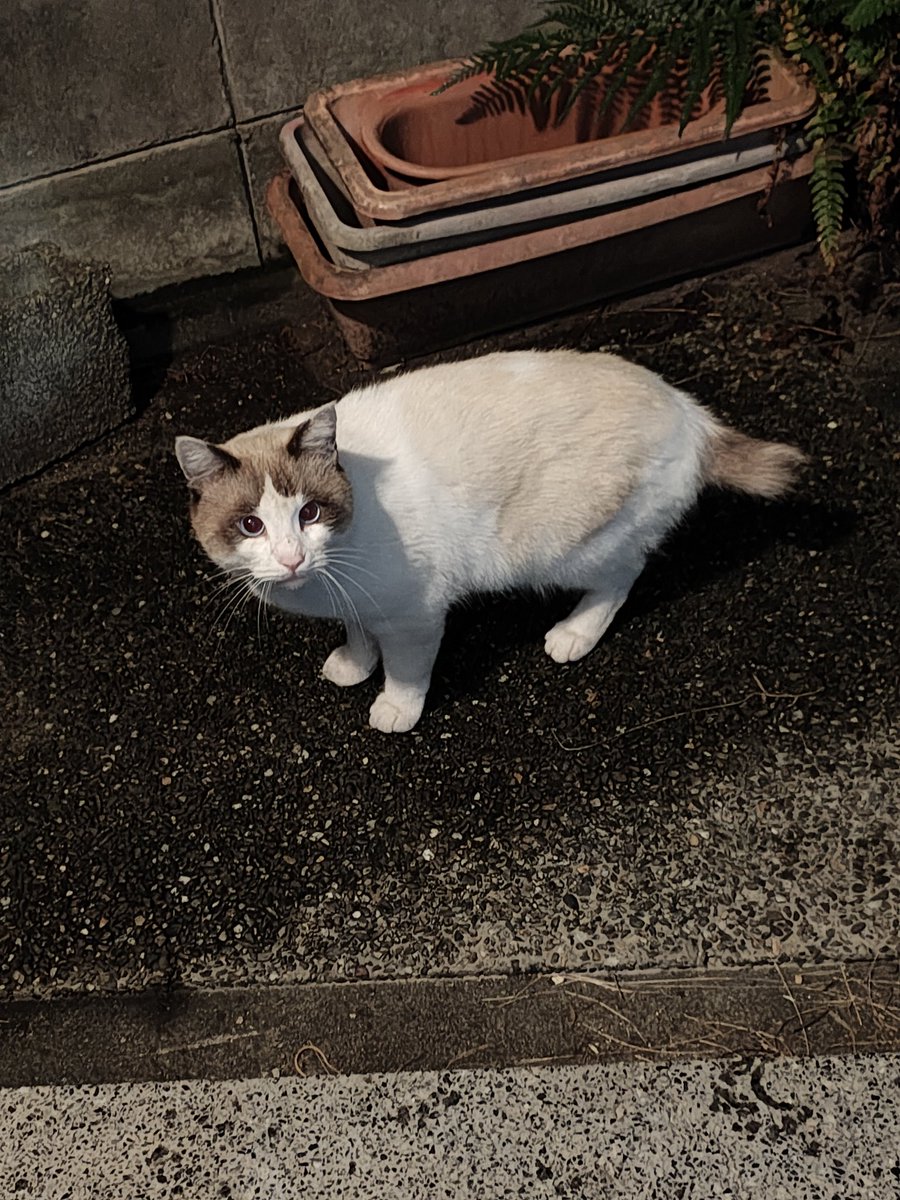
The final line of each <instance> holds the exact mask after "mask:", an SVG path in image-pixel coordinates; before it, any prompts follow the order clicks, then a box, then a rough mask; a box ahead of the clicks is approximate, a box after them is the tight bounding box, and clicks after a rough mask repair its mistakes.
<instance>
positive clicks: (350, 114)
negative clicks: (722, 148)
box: [305, 58, 815, 221]
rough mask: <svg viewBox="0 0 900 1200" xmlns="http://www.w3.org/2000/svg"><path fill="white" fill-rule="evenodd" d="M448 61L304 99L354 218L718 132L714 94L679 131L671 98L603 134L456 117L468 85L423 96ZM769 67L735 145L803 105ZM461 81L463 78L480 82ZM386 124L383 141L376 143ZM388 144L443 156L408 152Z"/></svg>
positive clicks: (408, 210) (795, 86) (735, 132)
mask: <svg viewBox="0 0 900 1200" xmlns="http://www.w3.org/2000/svg"><path fill="white" fill-rule="evenodd" d="M456 65H457V64H455V63H453V62H446V63H436V64H430V65H429V66H425V67H420V68H418V69H416V70H414V71H410V72H407V73H405V74H403V75H394V76H385V77H381V78H378V79H363V80H356V81H354V82H352V83H345V84H341V85H339V86H337V87H334V88H329V89H327V90H326V91H322V92H315V93H313V95H312V96H310V97H309V98H308V100H307V102H306V107H305V115H306V117H307V120H308V121H309V123H310V125H311V126H312V127H313V129H314V130H315V133H316V135H317V136H318V137H319V139H320V140H321V142H322V145H323V147H324V148H325V150H326V152H327V154H328V157H329V158H330V160H331V162H332V163H333V164H334V166H335V168H336V169H337V171H338V173H339V175H340V178H341V180H342V182H343V185H344V187H345V188H346V190H347V193H348V195H349V196H350V198H351V200H352V202H353V205H354V208H355V209H356V210H357V213H358V214H359V215H360V217H361V218H369V219H371V220H380V221H398V220H402V219H405V218H407V217H411V216H417V215H420V214H421V213H424V212H433V211H435V210H436V209H443V208H453V207H456V206H459V205H464V204H471V203H473V202H475V201H481V200H485V199H489V198H492V197H498V196H509V195H513V194H516V193H518V192H521V191H525V190H528V189H531V188H540V187H544V186H546V185H548V184H552V185H558V184H559V183H560V182H561V181H564V180H572V179H577V178H579V177H581V176H584V175H588V174H591V173H600V172H604V171H613V170H617V169H620V168H629V169H632V170H633V169H634V168H635V167H636V166H637V164H642V167H643V169H648V168H647V164H648V163H649V162H650V161H651V160H659V159H665V158H666V157H667V156H676V159H675V161H677V160H678V156H682V155H689V154H690V153H691V152H694V151H696V150H697V149H698V148H701V147H708V146H710V145H712V144H715V143H717V142H721V140H722V134H723V129H724V108H723V105H722V104H721V103H717V104H714V105H712V106H711V107H710V108H709V109H708V111H707V112H706V113H705V115H703V116H701V117H700V118H699V119H697V120H695V121H691V122H690V124H689V125H688V126H687V127H686V129H685V131H684V133H683V134H682V135H681V136H680V137H679V135H678V122H677V114H678V106H677V104H676V105H674V107H673V106H672V105H671V104H666V103H665V102H664V99H663V101H661V103H660V106H659V107H658V109H657V110H656V116H655V117H654V120H655V121H656V124H654V125H651V126H648V127H647V128H643V129H634V130H631V131H629V132H621V131H620V132H614V133H613V134H612V136H604V137H595V136H593V135H594V134H595V133H596V132H597V131H598V130H597V129H596V128H595V127H592V126H591V125H590V123H586V122H585V120H584V119H583V117H582V116H579V113H578V111H577V110H576V111H575V112H574V113H573V115H572V117H571V118H570V119H569V120H567V121H566V122H564V123H563V125H561V126H560V127H558V128H554V127H549V128H548V127H547V126H546V125H545V127H544V128H543V129H542V128H539V127H537V126H536V125H535V121H534V119H533V114H532V113H531V112H529V111H527V110H526V111H524V112H523V111H520V110H519V109H518V108H517V107H516V106H515V105H513V106H512V110H511V111H509V112H506V111H500V112H498V113H491V112H487V113H486V115H484V116H482V117H481V118H480V119H478V120H475V121H472V122H468V121H461V120H460V118H464V117H465V114H466V111H467V108H468V107H469V105H470V102H471V97H472V94H473V92H472V88H469V89H466V88H465V87H464V85H460V90H459V92H458V93H457V89H455V88H454V89H451V90H450V91H449V92H446V93H444V94H443V95H442V96H432V95H430V93H431V92H432V91H433V90H434V89H435V88H436V87H437V86H439V85H440V84H441V83H442V82H443V81H444V80H445V79H446V78H447V76H448V75H449V74H450V73H451V72H452V70H453V69H454V67H455V66H456ZM769 65H770V78H769V80H768V82H767V84H766V85H765V89H764V94H763V96H762V98H761V99H760V100H759V102H758V103H754V104H751V105H749V106H748V107H747V108H745V109H744V111H743V113H742V114H741V115H740V116H739V117H738V119H737V120H736V121H735V123H734V125H733V127H732V131H731V138H732V139H733V140H734V141H735V143H736V146H737V148H740V140H741V139H742V138H744V137H746V136H747V135H750V134H759V133H760V132H762V131H764V130H773V129H776V128H782V127H784V126H790V125H792V124H794V123H796V122H798V121H801V120H803V119H804V118H805V117H806V116H807V115H808V114H809V112H810V111H811V110H812V107H813V104H814V103H815V93H814V92H813V90H812V89H811V88H810V87H809V86H808V84H806V82H805V81H804V80H803V79H802V78H801V77H800V76H799V75H797V74H796V73H795V72H794V71H792V70H790V69H789V68H788V67H787V66H786V65H785V64H783V63H782V62H780V61H779V60H777V59H774V58H773V59H772V60H771V61H770V64H769ZM469 82H470V83H471V84H472V87H475V86H483V84H484V82H485V80H484V78H482V80H481V82H480V84H479V83H478V81H477V80H473V81H469ZM429 114H430V115H429ZM435 114H437V116H436V117H435ZM666 117H668V118H669V119H668V120H666V119H664V118H666ZM388 129H389V130H390V131H391V137H390V145H385V144H384V141H383V135H384V133H385V131H386V130H388ZM557 139H558V140H557ZM563 139H564V140H563ZM467 147H468V148H467ZM397 151H402V153H403V154H407V155H409V154H410V153H415V154H418V155H419V156H420V157H424V158H426V159H432V160H435V159H441V158H444V159H445V161H444V162H435V161H431V162H415V161H413V160H411V159H409V158H408V157H407V158H403V157H402V155H401V154H399V153H397ZM682 161H683V160H682ZM667 165H673V164H667ZM413 170H415V171H418V172H419V175H420V177H422V173H423V172H425V173H429V172H430V174H431V177H440V178H434V181H433V182H424V183H421V182H416V181H415V180H413V179H412V178H411V173H412V172H413ZM389 189H394V190H389Z"/></svg>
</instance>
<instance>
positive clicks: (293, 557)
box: [275, 550, 306, 575]
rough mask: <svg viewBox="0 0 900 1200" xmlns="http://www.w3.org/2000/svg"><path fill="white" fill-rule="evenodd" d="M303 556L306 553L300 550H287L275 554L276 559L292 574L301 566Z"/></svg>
mask: <svg viewBox="0 0 900 1200" xmlns="http://www.w3.org/2000/svg"><path fill="white" fill-rule="evenodd" d="M305 558H306V555H305V554H304V553H303V552H302V551H300V550H289V551H286V552H284V553H283V554H276V555H275V559H276V561H277V562H279V563H280V564H281V565H282V566H283V567H284V568H286V570H288V571H290V572H291V574H292V575H293V574H295V573H296V571H297V568H298V567H300V566H302V564H303V560H304V559H305Z"/></svg>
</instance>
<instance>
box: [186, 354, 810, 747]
mask: <svg viewBox="0 0 900 1200" xmlns="http://www.w3.org/2000/svg"><path fill="white" fill-rule="evenodd" d="M176 454H177V456H178V461H179V463H180V464H181V468H182V470H183V471H184V474H185V476H186V477H187V480H188V484H189V485H190V488H191V490H192V493H193V505H192V521H193V526H194V530H195V532H196V535H197V537H198V539H199V541H200V543H201V545H202V546H203V548H204V549H205V550H206V552H207V554H208V555H209V556H210V558H212V559H213V561H214V562H215V563H216V564H217V565H218V566H220V567H222V568H223V569H225V570H226V571H228V572H232V573H234V574H235V575H236V576H238V577H240V578H242V579H244V580H245V581H246V582H247V584H248V587H250V588H252V589H253V590H254V591H255V592H256V594H257V595H259V596H261V597H262V599H263V600H264V601H266V602H268V603H271V604H276V605H278V606H279V607H280V608H284V609H287V610H289V611H290V612H296V613H301V614H303V615H304V616H313V617H340V619H341V620H342V621H343V623H344V626H345V628H346V636H347V640H346V643H345V644H344V645H342V646H340V647H339V648H338V649H336V650H334V651H333V652H332V653H331V655H330V656H329V657H328V659H327V660H326V662H325V665H324V668H323V670H324V674H325V676H326V678H328V679H330V680H331V681H332V682H333V683H336V684H339V685H341V686H349V685H351V684H355V683H360V682H361V681H362V680H364V679H366V678H368V676H369V675H371V673H372V672H373V671H374V670H375V667H376V665H377V663H378V659H379V657H380V658H381V661H382V663H383V666H384V675H385V682H384V690H383V691H382V692H381V693H380V694H379V696H378V697H377V699H376V700H375V703H374V704H373V705H372V708H371V711H370V724H371V725H373V726H374V727H375V728H376V729H381V730H384V731H385V732H395V733H399V732H403V731H405V730H408V729H412V727H413V726H414V725H415V724H416V722H417V721H418V719H419V717H420V715H421V713H422V708H423V705H424V703H425V696H426V693H427V691H428V686H429V682H430V679H431V669H432V665H433V663H434V659H435V656H436V654H437V651H438V647H439V645H440V642H441V637H442V634H443V631H444V619H445V617H446V614H447V610H448V609H449V608H450V606H451V605H452V604H453V603H454V601H456V600H458V599H459V598H460V597H462V596H465V595H467V594H470V593H473V592H481V591H487V590H492V591H493V590H498V589H506V588H536V589H544V588H547V587H550V586H553V587H562V588H575V589H578V590H579V591H582V592H583V593H584V595H583V596H582V598H581V600H580V601H579V602H578V604H577V605H576V607H575V608H574V609H573V611H572V612H571V613H570V614H569V616H568V617H566V618H565V620H563V621H560V622H559V623H558V624H556V625H554V626H553V628H552V629H550V630H549V631H548V632H547V635H546V639H545V642H544V648H545V649H546V651H547V653H548V654H549V655H550V657H551V658H553V659H554V660H555V661H556V662H560V663H565V662H571V661H572V660H574V659H578V658H581V657H582V656H583V655H585V654H587V653H588V652H589V651H590V650H592V649H593V647H594V646H595V645H596V644H597V641H598V640H599V639H600V638H601V637H602V635H603V633H604V632H605V631H606V629H607V628H608V626H609V624H610V622H611V621H612V619H613V617H614V616H615V614H616V612H617V611H618V609H619V608H620V607H621V605H622V604H623V602H624V600H625V598H626V596H627V595H628V592H629V589H630V588H631V585H632V584H633V583H634V581H635V579H636V578H637V576H638V575H639V574H640V572H641V570H642V568H643V566H644V563H645V561H646V558H647V555H648V554H649V553H650V552H651V551H652V550H653V549H654V548H655V547H656V546H658V545H659V543H660V542H661V541H662V539H663V538H664V537H665V535H666V533H667V532H668V531H669V530H670V529H671V528H672V527H673V526H674V525H675V524H676V523H677V522H678V521H679V520H680V518H681V517H682V515H683V514H684V513H685V511H686V510H687V509H688V508H689V507H690V506H691V505H692V504H693V503H694V501H695V499H696V497H697V494H698V493H699V491H700V490H701V488H703V487H704V485H706V484H718V485H720V486H724V487H731V488H735V489H738V490H741V491H745V492H750V493H752V494H755V495H759V496H767V497H774V496H778V495H780V494H781V493H782V492H783V491H785V490H786V489H787V488H788V487H789V486H790V484H791V479H792V475H793V473H794V471H795V468H796V467H797V466H798V464H799V463H800V462H801V461H802V460H803V455H802V454H801V453H800V451H799V450H796V449H794V448H793V447H791V446H787V445H785V444H783V443H779V442H761V441H756V440H755V439H752V438H749V437H746V436H745V435H744V434H741V433H738V432H737V431H736V430H733V429H730V428H728V427H727V426H726V425H723V424H722V423H721V422H719V421H717V420H716V418H715V417H713V416H712V415H711V414H710V413H709V412H708V411H706V410H705V409H704V408H701V407H700V405H699V404H697V403H696V401H694V400H693V399H692V398H691V397H690V396H688V395H686V394H685V393H684V392H680V391H678V390H677V389H676V388H674V387H670V386H669V385H668V384H667V383H665V382H664V381H663V380H662V379H660V378H659V377H658V376H656V375H654V374H653V373H652V372H650V371H647V370H644V369H643V368H642V367H637V366H634V365H632V364H630V363H627V362H625V361H623V360H622V359H620V358H617V357H615V356H613V355H610V354H581V353H577V352H574V351H568V350H559V351H550V352H538V351H525V352H513V353H500V354H490V355H487V356H486V357H483V358H476V359H470V360H468V361H466V362H460V363H453V364H448V365H443V366H436V367H427V368H425V369H422V370H419V371H413V372H410V373H408V374H401V375H396V376H393V377H391V378H390V379H387V380H383V381H379V382H376V383H372V384H370V385H368V386H366V387H362V388H359V389H357V390H355V391H353V392H351V393H350V394H349V395H347V396H345V397H344V398H343V399H342V400H340V401H338V403H337V404H328V405H325V406H324V407H322V408H319V409H316V410H314V411H312V412H305V413H299V414H297V415H296V416H294V417H291V418H289V419H288V420H286V421H281V422H277V423H274V424H269V425H262V426H260V427H259V428H257V429H252V430H250V431H249V432H247V433H241V434H238V436H237V437H234V438H232V439H231V440H230V441H228V442H225V443H224V444H223V445H220V446H214V445H210V444H209V443H207V442H203V441H200V440H198V439H197V438H191V437H180V438H178V439H177V441H176Z"/></svg>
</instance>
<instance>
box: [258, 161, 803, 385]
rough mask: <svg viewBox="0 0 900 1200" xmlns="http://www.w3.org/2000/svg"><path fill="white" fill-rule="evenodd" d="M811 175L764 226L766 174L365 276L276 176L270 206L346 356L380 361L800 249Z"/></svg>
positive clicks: (799, 165)
mask: <svg viewBox="0 0 900 1200" xmlns="http://www.w3.org/2000/svg"><path fill="white" fill-rule="evenodd" d="M811 169H812V156H811V155H809V154H807V155H804V156H803V158H801V159H798V160H797V161H796V162H795V163H793V164H791V165H790V166H786V167H784V168H783V179H782V182H780V183H779V185H778V186H777V187H776V188H775V189H774V191H773V192H772V194H771V196H770V198H769V204H768V210H767V218H768V219H766V217H763V216H761V215H760V212H759V192H760V190H761V189H762V188H764V187H765V185H766V183H767V181H768V176H769V172H768V170H765V169H762V170H757V171H752V172H748V173H746V174H744V175H740V176H735V177H731V178H729V179H725V180H719V181H717V182H715V183H709V184H704V185H702V186H700V187H698V188H694V189H692V190H691V191H690V192H682V193H680V194H678V195H676V196H670V197H667V198H665V199H656V200H649V201H646V202H644V203H642V204H636V205H633V206H632V207H630V208H628V209H623V210H621V211H619V212H617V213H612V214H607V215H604V216H599V217H592V218H590V219H589V220H586V221H581V222H577V223H576V224H574V225H569V226H566V227H565V228H564V229H559V228H554V229H550V230H545V231H543V232H540V233H536V234H527V235H522V236H521V237H512V238H506V239H505V240H504V241H502V242H495V243H491V244H489V245H486V246H476V247H469V248H466V249H463V250H458V251H451V252H449V253H446V254H440V255H434V256H432V257H429V258H423V259H418V260H415V261H413V262H407V263H397V264H394V265H393V266H388V267H370V268H368V269H367V270H361V271H360V270H346V269H345V268H341V267H339V266H337V265H336V264H334V263H333V262H331V261H329V259H328V258H327V257H326V255H325V253H324V250H323V247H322V246H321V244H320V243H318V242H317V240H316V237H315V235H314V233H313V232H312V230H311V228H310V226H309V224H308V222H307V217H306V213H305V211H304V209H303V205H302V200H301V198H300V196H299V192H298V190H297V188H296V185H295V184H294V183H293V182H292V180H291V177H290V175H289V173H288V172H285V173H284V174H283V175H279V176H276V177H275V179H273V180H272V182H271V183H270V185H269V190H268V196H267V200H268V206H269V211H270V212H271V214H272V216H273V218H274V220H275V221H276V223H277V224H278V226H279V228H280V229H281V232H282V235H283V237H284V240H285V243H286V244H287V246H288V248H289V250H290V251H291V253H292V255H293V257H294V259H295V261H296V263H297V266H298V267H299V269H300V273H301V275H302V276H303V278H304V279H305V280H306V282H307V283H308V284H309V285H310V287H312V288H313V289H314V290H315V291H317V292H319V293H320V294H321V295H323V296H325V297H326V298H327V299H328V301H329V304H330V306H331V309H332V312H333V313H334V315H335V317H336V319H337V321H338V324H339V326H340V329H341V332H342V333H343V335H344V338H345V339H346V341H347V344H348V345H349V347H350V349H351V351H352V352H353V354H354V355H355V356H356V357H357V358H359V359H360V360H361V361H363V362H365V363H367V364H370V365H377V364H380V363H387V362H396V361H398V360H400V359H403V358H407V357H410V356H412V355H415V354H422V353H426V352H428V351H431V350H436V349H440V348H442V347H444V346H450V345H454V344H455V343H457V342H461V341H466V340H469V339H471V338H474V337H478V336H481V335H483V334H485V333H488V332H491V331H493V330H497V329H502V328H507V327H510V326H516V325H523V324H527V323H528V322H530V321H535V320H540V319H543V318H546V317H549V316H553V315H555V314H558V313H561V312H566V311H569V310H572V309H576V308H580V307H582V306H584V305H586V304H591V303H595V302H597V301H598V300H603V299H609V298H610V297H612V296H616V295H622V294H625V293H629V292H639V291H642V290H644V289H646V288H648V287H651V286H654V285H657V284H661V283H664V282H671V281H673V280H675V279H679V278H683V277H689V276H692V275H698V274H702V273H704V272H706V271H710V270H713V269H716V268H719V267H723V266H728V265H729V264H731V263H735V262H740V261H742V260H743V259H746V258H751V257H753V256H755V255H758V254H764V253H767V252H770V251H772V250H777V249H780V248H781V247H783V246H791V245H796V244H797V243H798V242H801V241H804V240H806V239H807V238H809V237H810V236H811V233H812V222H811V216H810V204H809V187H808V176H809V172H810V171H811Z"/></svg>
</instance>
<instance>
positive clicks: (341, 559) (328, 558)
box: [325, 550, 381, 598]
mask: <svg viewBox="0 0 900 1200" xmlns="http://www.w3.org/2000/svg"><path fill="white" fill-rule="evenodd" d="M332 563H339V564H340V565H341V566H342V567H347V568H348V569H349V568H352V569H353V570H354V571H358V572H359V574H361V575H368V576H369V578H370V579H374V580H375V581H376V583H378V582H380V580H381V576H380V575H376V574H375V572H374V571H370V570H369V569H368V568H367V567H363V566H360V564H359V563H358V562H354V561H353V559H352V558H347V557H345V555H344V552H343V550H339V551H334V550H328V551H326V554H325V565H326V566H330V565H331V564H332ZM370 598H371V597H370Z"/></svg>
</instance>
